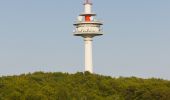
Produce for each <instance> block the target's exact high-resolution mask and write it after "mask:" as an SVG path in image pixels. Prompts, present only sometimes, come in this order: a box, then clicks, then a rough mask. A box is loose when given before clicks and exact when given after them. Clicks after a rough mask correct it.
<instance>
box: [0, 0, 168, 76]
mask: <svg viewBox="0 0 170 100" xmlns="http://www.w3.org/2000/svg"><path fill="white" fill-rule="evenodd" d="M82 1H83V0H67V1H66V0H1V1H0V75H13V74H21V73H28V72H35V71H45V72H48V71H50V72H59V71H62V72H70V73H74V72H77V71H83V70H84V45H83V44H84V43H83V39H82V38H81V37H74V36H73V34H72V30H73V29H74V27H73V25H72V24H73V23H74V21H75V19H76V17H77V15H78V14H80V13H81V12H82V11H83V5H82ZM93 2H94V7H93V9H94V10H93V11H94V12H95V13H97V15H98V16H97V17H98V19H100V20H102V21H103V22H104V26H103V29H104V35H103V36H101V37H95V38H94V42H93V43H94V44H93V46H94V47H93V56H94V57H93V59H94V71H95V73H99V74H103V75H111V76H113V77H118V76H127V77H128V76H137V77H142V78H150V77H157V78H164V79H170V1H169V0H107V1H106V0H93Z"/></svg>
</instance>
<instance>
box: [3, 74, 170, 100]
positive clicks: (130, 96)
mask: <svg viewBox="0 0 170 100" xmlns="http://www.w3.org/2000/svg"><path fill="white" fill-rule="evenodd" d="M0 100H170V81H166V80H161V79H141V78H136V77H131V78H123V77H120V78H112V77H109V76H102V75H95V74H90V73H88V72H85V73H81V72H78V73H76V74H68V73H43V72H36V73H33V74H26V75H25V74H23V75H20V76H8V77H1V78H0Z"/></svg>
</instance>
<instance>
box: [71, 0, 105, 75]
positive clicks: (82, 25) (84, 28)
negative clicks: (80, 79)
mask: <svg viewBox="0 0 170 100" xmlns="http://www.w3.org/2000/svg"><path fill="white" fill-rule="evenodd" d="M101 25H103V24H102V22H100V21H99V20H97V19H96V14H95V13H93V12H92V2H91V1H90V0H85V2H84V12H83V13H81V14H80V15H79V16H78V17H77V21H76V23H75V24H74V26H75V30H74V36H81V37H83V38H84V44H85V71H89V72H90V73H93V59H92V58H93V57H92V41H93V37H95V36H101V35H103V33H102V29H101Z"/></svg>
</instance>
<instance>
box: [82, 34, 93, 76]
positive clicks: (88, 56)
mask: <svg viewBox="0 0 170 100" xmlns="http://www.w3.org/2000/svg"><path fill="white" fill-rule="evenodd" d="M92 41H93V40H92V37H84V42H85V71H89V72H90V73H93V61H92V60H93V58H92Z"/></svg>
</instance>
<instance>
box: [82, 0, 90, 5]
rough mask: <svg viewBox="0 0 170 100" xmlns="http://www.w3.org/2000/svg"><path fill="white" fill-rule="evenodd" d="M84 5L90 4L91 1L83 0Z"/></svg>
mask: <svg viewBox="0 0 170 100" xmlns="http://www.w3.org/2000/svg"><path fill="white" fill-rule="evenodd" d="M84 1H85V2H84V4H92V1H91V0H84Z"/></svg>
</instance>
